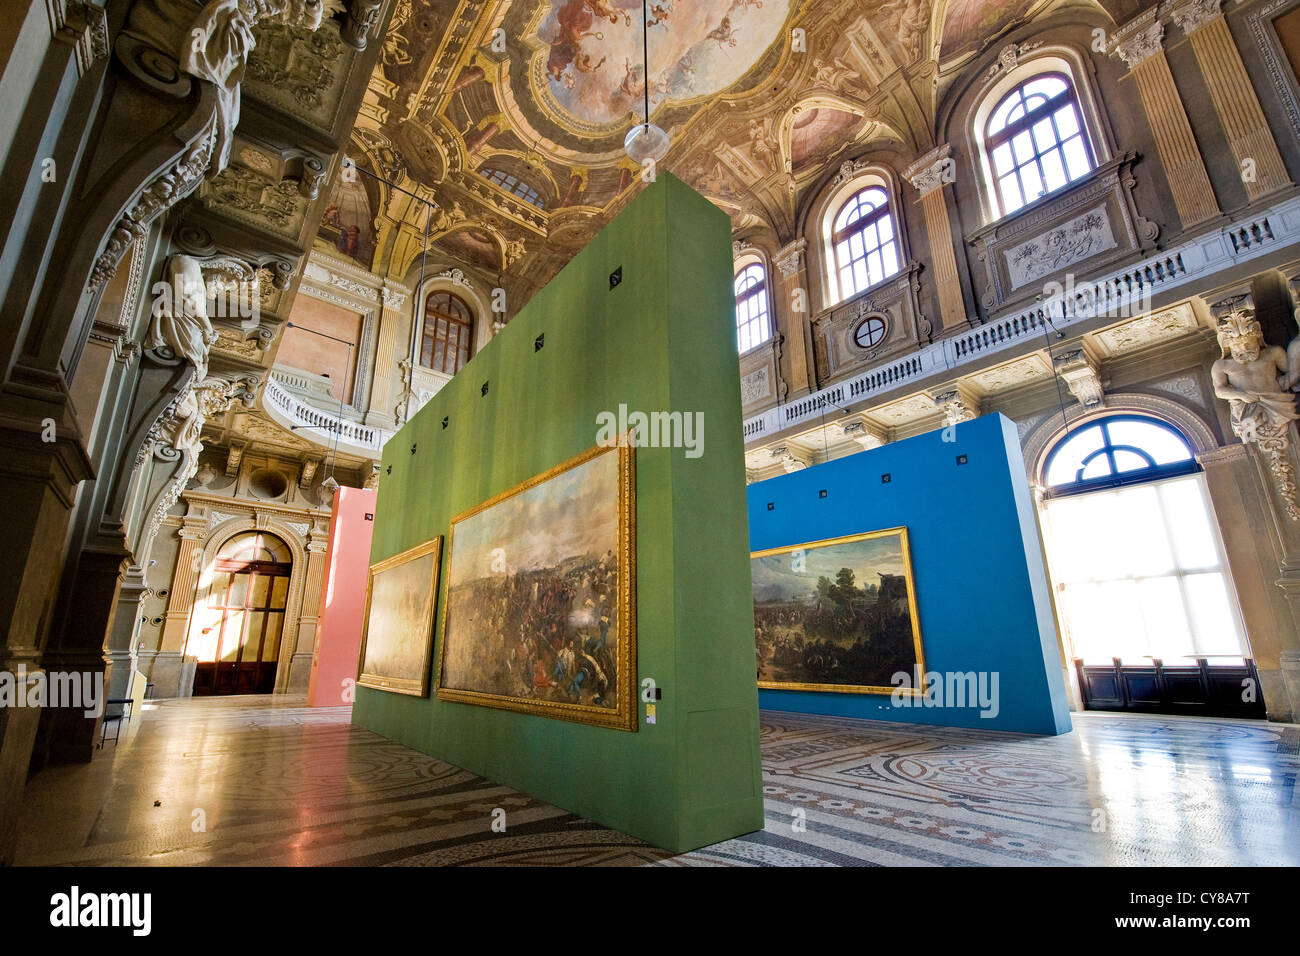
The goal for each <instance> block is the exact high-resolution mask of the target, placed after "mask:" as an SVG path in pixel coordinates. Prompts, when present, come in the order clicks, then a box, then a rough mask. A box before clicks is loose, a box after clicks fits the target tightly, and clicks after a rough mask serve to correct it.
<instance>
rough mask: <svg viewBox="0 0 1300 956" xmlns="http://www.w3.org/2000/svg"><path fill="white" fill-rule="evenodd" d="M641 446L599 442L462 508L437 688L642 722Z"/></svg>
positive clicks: (535, 708) (510, 706)
mask: <svg viewBox="0 0 1300 956" xmlns="http://www.w3.org/2000/svg"><path fill="white" fill-rule="evenodd" d="M633 454H634V449H632V448H630V447H614V448H603V447H597V448H593V449H591V450H590V451H587V452H584V453H583V454H582V455H579V456H577V457H576V458H573V459H570V460H569V461H566V462H564V463H562V464H560V465H557V466H556V467H555V468H552V469H551V470H550V471H548V472H546V473H544V474H541V475H538V476H536V477H535V478H532V479H529V480H528V481H526V482H524V483H523V484H521V485H519V486H517V487H515V488H512V489H510V490H509V491H507V492H505V493H503V494H501V495H498V496H497V497H495V498H493V499H491V500H489V501H486V502H484V503H483V504H481V505H479V506H477V507H476V508H474V509H472V510H470V511H468V512H466V513H464V514H462V515H459V516H457V517H456V518H454V519H453V520H452V526H451V536H450V540H449V544H448V549H447V551H448V556H447V562H448V568H447V599H446V602H445V605H444V608H443V618H442V642H441V658H440V666H439V675H438V685H437V695H438V697H439V698H440V699H445V700H454V701H460V702H463V703H471V704H480V705H483V706H486V707H499V708H503V709H506V710H516V711H522V712H525V713H529V714H535V715H539V716H545V717H555V718H560V719H564V720H573V721H578V722H581V723H587V724H595V725H598V726H603V727H614V728H618V729H621V730H635V729H636V710H637V708H636V702H635V696H634V694H633V689H634V688H633V683H634V680H635V662H636V621H635V612H634V608H635V584H634V580H635V573H636V571H635V557H634V555H635V554H636V549H635V544H634V533H635V532H634V527H633V525H634V516H635V505H634V501H633V495H634V488H635V482H634V476H633V473H632V470H633V462H634V458H633Z"/></svg>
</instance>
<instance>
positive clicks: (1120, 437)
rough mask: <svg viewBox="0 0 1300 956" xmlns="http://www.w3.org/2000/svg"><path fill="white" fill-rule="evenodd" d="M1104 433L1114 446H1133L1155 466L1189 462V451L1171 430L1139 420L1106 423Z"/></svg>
mask: <svg viewBox="0 0 1300 956" xmlns="http://www.w3.org/2000/svg"><path fill="white" fill-rule="evenodd" d="M1106 431H1107V433H1108V434H1109V435H1110V440H1111V441H1112V442H1113V443H1114V444H1116V445H1133V446H1135V447H1138V448H1141V449H1142V450H1143V451H1145V452H1146V453H1147V454H1148V455H1150V456H1151V457H1152V458H1154V459H1155V461H1156V464H1159V465H1168V464H1171V463H1173V462H1179V461H1190V460H1191V458H1192V454H1191V450H1190V449H1189V448H1188V447H1187V443H1186V442H1184V441H1183V439H1182V438H1181V437H1180V436H1179V435H1177V434H1176V433H1175V432H1174V431H1173V430H1171V429H1169V428H1166V427H1165V426H1163V425H1158V424H1156V423H1154V422H1147V421H1141V420H1139V419H1121V420H1119V421H1113V420H1112V421H1108V422H1107V423H1106Z"/></svg>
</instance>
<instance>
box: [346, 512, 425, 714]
mask: <svg viewBox="0 0 1300 956" xmlns="http://www.w3.org/2000/svg"><path fill="white" fill-rule="evenodd" d="M441 559H442V535H438V537H436V538H433V539H432V540H430V541H426V542H425V543H424V544H421V545H417V546H416V547H414V548H411V549H409V550H407V551H403V552H402V553H401V554H395V555H393V556H392V557H391V558H385V559H384V560H383V561H379V562H376V563H375V564H372V565H371V566H370V571H369V574H368V575H367V577H366V612H365V617H364V618H363V619H362V630H361V656H360V658H359V659H358V662H357V673H358V676H357V684H358V685H359V686H361V687H372V688H374V689H375V690H386V691H391V692H392V693H395V694H408V695H410V696H412V697H428V696H429V658H430V654H431V653H432V650H433V617H434V612H435V610H436V605H437V600H438V572H439V571H440V570H441V568H440V565H441ZM426 567H427V570H426ZM376 577H378V578H379V579H380V581H381V590H382V591H383V592H385V594H384V596H385V597H387V598H388V599H389V600H388V603H387V604H386V605H385V607H384V608H382V609H379V608H376V607H375V606H374V596H375V579H376ZM394 591H396V592H397V593H396V594H394V593H393V592H394ZM393 598H397V599H398V600H400V601H402V602H404V603H406V604H407V606H406V607H398V606H394V605H396V604H397V601H395V600H393ZM412 601H418V606H412V605H411V604H410V602H412ZM376 614H381V615H383V617H382V618H380V619H378V620H376V619H375V615H376ZM372 624H373V625H377V627H376V629H375V633H376V634H377V633H378V631H379V628H382V629H383V639H384V641H385V644H384V652H383V654H382V656H379V655H376V656H377V657H378V658H379V659H378V660H376V661H371V660H369V659H368V657H367V654H368V652H371V651H373V650H374V645H372V644H371V641H370V638H371V633H372ZM394 659H395V661H396V666H394ZM381 661H382V663H383V665H384V666H380V667H376V666H375V665H376V664H378V663H380V662H381ZM368 664H369V665H370V669H368V667H367V665H368Z"/></svg>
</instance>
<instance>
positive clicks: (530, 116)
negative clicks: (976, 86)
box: [321, 0, 1134, 313]
mask: <svg viewBox="0 0 1300 956" xmlns="http://www.w3.org/2000/svg"><path fill="white" fill-rule="evenodd" d="M1133 2H1134V0H1106V3H1104V4H1103V6H1105V5H1106V4H1109V5H1111V6H1115V7H1116V13H1117V14H1118V15H1119V16H1120V17H1124V16H1126V15H1127V13H1126V10H1124V9H1121V8H1126V7H1128V6H1132V5H1133ZM1072 4H1074V5H1087V6H1093V7H1095V6H1096V3H1095V0H883V2H879V3H864V2H863V0H649V7H650V26H649V30H648V34H647V36H646V40H645V42H646V44H647V46H648V48H649V80H648V82H649V88H650V110H651V119H652V121H653V122H654V123H656V124H657V125H659V126H660V127H662V128H663V129H664V130H666V131H667V132H668V134H669V137H670V141H671V147H670V150H669V153H668V156H667V158H666V159H665V160H664V161H663V163H662V164H661V168H666V169H668V170H669V171H671V172H672V173H674V174H676V175H677V176H679V177H681V178H682V179H684V180H685V181H687V182H688V183H690V184H691V185H692V186H693V187H694V188H696V189H697V190H699V191H700V192H702V193H703V194H704V195H706V196H707V197H709V198H710V199H711V200H712V201H713V202H714V203H715V204H716V205H718V206H719V207H720V208H721V209H722V210H724V211H725V212H726V213H727V214H728V215H729V216H730V217H731V219H732V224H733V228H734V229H735V230H737V231H740V232H746V233H752V232H756V231H766V232H768V233H770V234H771V239H772V241H773V242H774V243H784V242H788V241H789V240H790V239H791V238H793V236H794V234H795V231H796V222H795V217H796V210H797V208H798V204H799V201H800V199H801V198H802V196H803V195H804V194H805V193H806V192H807V191H808V190H809V189H812V188H815V187H816V186H817V185H818V184H819V183H820V182H822V181H823V180H824V177H825V176H826V175H828V174H829V172H830V171H832V170H833V169H834V168H835V167H837V166H838V164H839V162H840V161H841V160H843V159H849V158H852V157H854V156H857V155H859V154H861V153H862V152H864V151H865V150H866V149H867V148H868V147H869V146H874V145H889V146H891V147H893V148H894V149H896V150H897V151H899V152H901V153H903V154H905V155H916V154H920V153H922V152H924V151H926V150H928V149H929V148H931V147H932V146H933V145H935V144H934V143H933V142H932V139H933V133H932V130H933V128H934V111H935V104H936V102H937V99H938V96H939V95H940V94H941V92H942V90H943V88H944V81H945V77H948V76H951V75H954V74H955V73H956V71H957V70H958V69H959V68H960V66H961V65H962V64H964V63H966V62H968V61H969V60H970V59H971V58H972V57H973V56H976V55H978V54H979V53H980V52H981V51H984V50H986V49H987V48H988V47H989V46H990V45H992V44H994V43H996V42H997V41H998V39H999V37H1000V36H1001V35H1003V34H1005V33H1006V31H1008V30H1010V29H1013V28H1014V27H1015V26H1017V25H1018V24H1020V23H1022V22H1024V21H1025V20H1026V19H1028V18H1032V17H1033V16H1037V15H1039V14H1040V13H1042V12H1044V11H1047V10H1049V9H1059V8H1061V7H1063V6H1069V5H1072ZM641 22H642V21H641V0H399V3H398V8H397V10H396V13H395V15H394V18H393V21H392V25H391V27H390V31H389V34H388V37H387V40H386V43H385V47H384V51H383V57H382V62H381V64H380V66H379V67H378V68H377V69H376V70H375V72H374V74H373V76H372V77H371V80H370V86H369V91H368V94H367V97H366V102H365V104H364V106H363V107H362V111H361V116H360V118H359V119H358V122H357V128H356V132H355V134H354V137H353V140H354V147H355V149H354V153H353V155H354V158H356V159H357V161H358V164H359V165H360V166H361V167H362V168H363V169H367V170H373V171H376V172H378V173H380V174H381V175H383V176H385V177H386V178H388V179H390V180H392V181H393V182H394V183H395V184H396V185H397V186H399V187H400V189H390V188H388V187H386V186H382V185H381V186H380V188H379V190H378V193H379V195H378V198H377V199H375V200H374V204H375V208H374V209H373V210H372V211H371V212H372V214H373V216H374V222H373V225H374V231H375V236H374V240H373V245H374V257H373V265H372V268H373V270H374V271H376V272H379V273H381V274H384V275H388V276H391V277H394V278H402V277H404V276H405V273H406V271H407V270H408V268H409V267H410V265H411V263H412V262H415V261H416V260H417V259H418V257H419V255H420V252H421V249H422V248H423V235H424V230H425V227H426V218H427V219H428V222H427V225H428V228H429V235H430V240H431V246H430V248H431V249H438V250H442V251H443V252H444V253H446V254H447V255H454V256H456V257H459V258H461V259H463V261H464V263H465V264H466V265H467V266H469V267H471V268H474V269H476V270H478V271H479V273H480V274H481V275H483V276H484V277H485V278H488V279H490V280H491V281H492V282H493V283H494V284H495V283H499V284H501V285H503V286H505V287H506V288H507V289H508V290H509V291H510V292H511V294H512V295H513V296H514V298H513V299H512V301H513V302H514V305H512V307H511V309H510V311H511V313H513V311H515V308H516V307H517V306H518V305H522V304H523V302H524V301H526V300H527V299H528V298H529V297H531V294H532V293H533V292H534V291H536V290H537V289H538V288H540V287H541V286H542V285H544V284H545V282H546V281H547V280H549V279H550V277H551V276H552V275H554V274H555V273H556V272H557V271H558V270H559V269H560V268H562V267H563V265H564V264H565V263H566V262H567V261H568V259H569V258H570V257H571V256H572V255H573V253H574V252H575V251H576V250H577V249H579V248H581V247H582V246H583V245H584V244H585V243H586V242H587V241H588V240H589V239H590V238H591V237H592V236H594V235H595V233H596V232H597V231H599V229H600V228H601V226H603V225H604V224H605V223H606V222H608V221H609V220H610V219H611V218H612V217H613V216H614V215H615V214H616V213H617V212H618V210H619V209H621V208H622V206H623V204H624V203H626V202H627V201H628V200H629V199H630V198H631V196H632V195H633V194H635V192H636V191H637V189H638V188H639V182H640V179H639V173H640V170H639V168H638V167H637V166H636V164H634V163H633V162H632V161H631V160H629V159H628V158H627V155H626V153H625V152H624V149H623V140H624V137H625V136H626V135H627V133H628V131H629V130H630V129H632V127H633V126H634V125H635V124H637V123H638V122H642V121H643V117H642V112H643V107H642V103H643V100H644V94H645V89H646V83H647V78H646V76H645V70H644V68H643V66H642V27H641ZM1120 22H1123V21H1122V19H1121V21H1120ZM402 190H405V191H406V192H409V193H413V194H415V195H416V196H418V197H419V198H420V199H421V200H428V201H430V202H432V203H434V204H436V208H435V209H433V210H432V211H431V212H430V211H429V207H427V206H426V205H424V204H423V203H422V202H420V201H417V200H413V199H412V198H411V197H410V196H408V195H406V192H403V191H402ZM353 195H354V196H355V197H359V196H360V195H361V194H360V193H355V192H354V193H353ZM361 232H362V234H363V237H364V233H365V230H364V229H362V230H361ZM338 235H339V227H338V226H335V227H334V228H333V231H332V232H330V233H329V234H328V235H324V234H323V236H322V239H321V242H322V243H324V242H326V241H331V242H332V243H333V244H334V246H337V244H338V242H339V241H340V240H339V239H338ZM366 251H368V247H367V249H366Z"/></svg>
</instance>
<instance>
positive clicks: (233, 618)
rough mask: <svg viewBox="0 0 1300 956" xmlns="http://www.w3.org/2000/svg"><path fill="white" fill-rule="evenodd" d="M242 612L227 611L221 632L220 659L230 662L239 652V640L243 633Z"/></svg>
mask: <svg viewBox="0 0 1300 956" xmlns="http://www.w3.org/2000/svg"><path fill="white" fill-rule="evenodd" d="M243 629H244V612H243V611H227V612H226V622H225V627H224V629H223V630H222V632H221V660H223V661H225V662H226V663H228V664H229V663H231V662H233V661H234V660H235V658H236V655H238V654H239V641H240V638H241V637H242V636H243V633H244V630H243Z"/></svg>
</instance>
